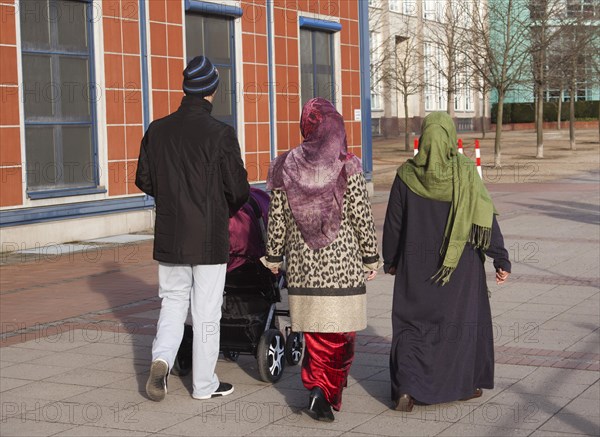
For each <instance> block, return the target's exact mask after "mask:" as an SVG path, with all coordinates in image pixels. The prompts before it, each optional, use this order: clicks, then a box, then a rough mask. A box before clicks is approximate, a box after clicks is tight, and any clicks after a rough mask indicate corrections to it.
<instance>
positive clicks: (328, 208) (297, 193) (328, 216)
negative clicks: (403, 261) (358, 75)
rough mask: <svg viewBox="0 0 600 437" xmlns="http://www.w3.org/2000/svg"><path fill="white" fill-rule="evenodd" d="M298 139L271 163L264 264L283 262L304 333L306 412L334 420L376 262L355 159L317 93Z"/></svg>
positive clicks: (297, 326)
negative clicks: (301, 137)
mask: <svg viewBox="0 0 600 437" xmlns="http://www.w3.org/2000/svg"><path fill="white" fill-rule="evenodd" d="M300 125H301V130H302V135H303V137H304V141H303V143H302V144H301V145H300V146H298V147H296V148H295V149H293V150H291V151H289V152H287V153H285V154H283V155H281V156H279V157H278V158H277V159H276V160H275V161H273V163H272V164H271V168H270V169H269V178H268V181H267V188H269V189H270V190H271V205H270V210H269V222H268V244H267V256H266V257H265V261H264V262H265V264H266V265H267V267H269V268H271V269H272V270H273V271H277V269H278V268H279V267H281V264H282V262H283V260H284V257H285V260H286V265H287V272H286V275H287V282H288V295H289V305H290V314H291V320H292V329H293V330H294V331H297V332H304V333H305V343H306V350H305V354H304V361H303V364H302V381H303V383H304V386H305V387H306V388H307V389H309V390H311V394H310V398H309V413H310V414H311V415H312V416H313V417H314V418H315V419H317V420H326V421H331V420H333V419H334V417H333V413H332V411H331V407H333V408H334V409H335V410H339V409H340V407H341V396H342V389H343V387H345V386H346V380H347V376H348V372H349V370H350V365H351V363H352V359H353V357H354V339H355V332H356V331H358V330H362V329H365V328H366V326H367V312H366V286H365V276H366V275H367V278H366V279H367V280H369V279H373V278H374V277H375V275H376V271H377V269H378V267H379V266H380V264H381V262H380V261H379V255H378V253H377V239H376V233H375V226H374V223H373V215H372V212H371V205H370V202H369V198H368V194H367V189H366V181H365V178H364V176H363V174H362V171H361V167H362V166H361V163H360V160H359V159H358V158H357V157H355V156H354V155H352V154H349V153H348V152H347V145H346V134H345V130H344V122H343V118H342V116H341V115H340V114H339V113H338V112H337V111H336V110H335V107H334V106H333V105H332V104H331V103H330V102H329V101H327V100H325V99H322V98H316V99H312V100H310V101H309V102H307V103H306V105H305V106H304V109H303V111H302V119H301V123H300Z"/></svg>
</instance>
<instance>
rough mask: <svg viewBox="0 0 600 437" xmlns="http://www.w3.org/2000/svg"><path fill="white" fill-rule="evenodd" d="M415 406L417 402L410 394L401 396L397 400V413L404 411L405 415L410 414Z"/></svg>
mask: <svg viewBox="0 0 600 437" xmlns="http://www.w3.org/2000/svg"><path fill="white" fill-rule="evenodd" d="M414 406H415V400H414V399H413V398H412V396H411V395H409V394H403V395H400V397H399V398H398V400H396V408H395V409H396V411H403V412H405V413H410V412H411V411H412V409H413V407H414Z"/></svg>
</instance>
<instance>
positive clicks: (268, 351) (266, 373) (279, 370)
mask: <svg viewBox="0 0 600 437" xmlns="http://www.w3.org/2000/svg"><path fill="white" fill-rule="evenodd" d="M284 357H285V347H284V344H283V335H281V332H279V330H278V329H267V330H266V331H265V332H264V334H263V335H262V336H261V337H260V340H259V342H258V349H257V352H256V359H257V360H258V372H259V373H260V378H261V379H262V380H263V381H265V382H277V381H279V379H280V378H281V376H282V375H283V367H284V366H285V358H284Z"/></svg>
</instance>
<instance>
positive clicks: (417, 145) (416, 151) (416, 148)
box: [413, 138, 419, 156]
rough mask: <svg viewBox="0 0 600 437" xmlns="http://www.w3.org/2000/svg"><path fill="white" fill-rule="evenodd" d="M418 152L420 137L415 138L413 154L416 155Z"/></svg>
mask: <svg viewBox="0 0 600 437" xmlns="http://www.w3.org/2000/svg"><path fill="white" fill-rule="evenodd" d="M417 153H419V139H418V138H415V145H414V153H413V156H415V155H416V154H417Z"/></svg>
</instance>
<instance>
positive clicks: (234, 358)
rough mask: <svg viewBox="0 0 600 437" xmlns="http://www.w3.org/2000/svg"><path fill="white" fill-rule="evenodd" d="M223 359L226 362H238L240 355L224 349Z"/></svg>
mask: <svg viewBox="0 0 600 437" xmlns="http://www.w3.org/2000/svg"><path fill="white" fill-rule="evenodd" d="M223 357H225V361H237V360H238V358H239V357H240V353H239V352H235V351H230V350H229V349H223Z"/></svg>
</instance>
